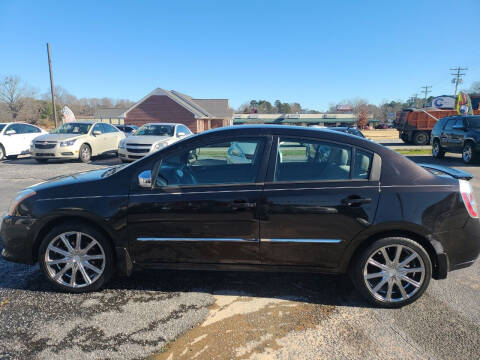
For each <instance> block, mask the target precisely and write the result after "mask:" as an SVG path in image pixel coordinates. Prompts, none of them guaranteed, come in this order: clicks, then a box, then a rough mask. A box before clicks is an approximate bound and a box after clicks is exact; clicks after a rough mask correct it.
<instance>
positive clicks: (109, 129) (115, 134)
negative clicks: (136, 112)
mask: <svg viewBox="0 0 480 360" xmlns="http://www.w3.org/2000/svg"><path fill="white" fill-rule="evenodd" d="M102 125H103V131H104V133H105V134H104V136H105V146H106V149H105V151H117V150H118V143H119V142H120V134H121V132H120V131H119V130H118V129H115V128H114V127H113V126H112V125H110V124H102ZM122 138H123V136H122Z"/></svg>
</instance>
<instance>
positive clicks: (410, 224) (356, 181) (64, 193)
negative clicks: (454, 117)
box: [1, 126, 480, 307]
mask: <svg viewBox="0 0 480 360" xmlns="http://www.w3.org/2000/svg"><path fill="white" fill-rule="evenodd" d="M469 178H470V177H469V175H468V174H467V173H464V172H462V171H458V170H454V169H449V168H445V167H435V168H432V167H420V166H418V165H416V164H415V163H413V162H411V161H410V160H408V159H407V158H405V157H403V156H401V155H399V154H397V153H395V152H393V151H391V150H389V149H387V148H385V147H383V146H381V145H378V144H375V143H373V142H370V141H367V140H364V139H361V138H359V137H354V136H349V135H346V134H343V133H340V132H335V131H329V130H320V129H308V128H301V127H287V126H242V127H230V128H221V129H216V130H212V131H208V132H205V133H202V134H200V135H196V136H192V137H189V138H187V139H184V140H181V141H179V142H177V143H174V144H173V145H170V146H168V147H166V148H164V149H162V150H161V151H158V152H156V153H153V154H151V155H150V156H148V157H145V158H143V159H141V160H138V161H136V162H134V163H132V164H130V165H128V166H126V165H120V166H117V167H112V168H109V169H106V170H105V169H103V170H94V171H90V172H86V173H81V174H76V175H72V176H67V177H62V178H57V179H53V180H52V181H49V182H45V183H42V184H38V185H35V186H32V187H30V188H27V189H25V190H23V191H21V192H20V193H18V195H17V197H16V198H15V200H14V201H13V203H12V205H11V207H10V209H9V213H8V215H6V216H5V217H4V218H3V222H2V227H1V236H2V240H3V246H4V249H3V251H2V255H3V257H4V258H6V259H7V260H11V261H16V262H22V263H27V264H33V263H35V262H39V263H40V267H41V269H42V271H43V272H44V273H45V275H46V277H47V278H48V279H49V280H50V281H51V282H52V283H54V284H55V285H57V286H58V287H59V288H61V289H64V290H68V291H72V292H85V291H91V290H96V289H99V288H100V287H102V286H103V285H104V284H106V283H107V281H108V280H109V279H110V277H111V276H112V275H113V274H114V273H119V274H123V275H128V274H130V273H131V272H132V270H133V269H135V268H143V269H146V268H174V269H219V270H220V269H223V270H268V271H303V272H323V273H334V274H339V273H346V272H348V273H350V275H351V278H352V279H353V282H354V283H355V285H356V286H357V288H358V289H359V291H360V292H361V293H362V294H363V295H365V296H366V297H367V298H368V299H369V300H370V301H372V302H374V303H376V304H379V305H382V306H386V307H398V306H402V305H405V304H408V303H411V302H413V301H415V300H416V299H418V298H419V297H420V296H421V295H422V293H423V292H424V291H425V290H426V288H427V286H428V284H429V282H430V279H431V278H434V279H443V278H446V276H447V273H448V272H449V271H451V270H455V269H460V268H464V267H467V266H470V265H471V264H472V263H473V262H474V261H475V259H476V258H477V257H478V254H479V252H480V225H479V221H478V214H477V209H476V204H475V201H474V198H473V193H472V188H471V186H470V184H469V182H468V181H467V179H469Z"/></svg>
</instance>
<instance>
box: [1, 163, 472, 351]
mask: <svg viewBox="0 0 480 360" xmlns="http://www.w3.org/2000/svg"><path fill="white" fill-rule="evenodd" d="M412 159H413V160H414V161H419V162H432V158H431V157H424V156H421V157H412ZM436 162H439V163H441V164H444V165H447V166H452V167H457V168H461V169H464V170H466V171H469V172H471V173H472V174H473V175H474V176H475V178H474V179H473V180H472V183H473V186H474V190H475V192H476V195H477V199H480V180H478V179H480V166H465V165H464V164H463V163H462V162H461V161H460V158H459V157H458V156H453V157H447V158H446V159H445V160H442V161H436ZM116 163H118V160H117V159H113V158H105V159H100V160H97V161H94V162H93V163H91V164H81V163H76V162H71V163H60V162H58V163H49V164H47V165H43V164H42V165H40V164H36V163H35V162H33V161H32V160H30V159H19V160H16V161H4V162H2V163H0V184H1V186H0V212H4V211H6V210H7V208H8V204H9V202H10V200H11V199H12V198H13V197H14V195H15V193H16V192H17V191H18V190H21V189H22V188H24V187H26V186H29V185H32V184H35V183H38V182H40V181H43V180H45V179H48V178H51V177H54V176H58V175H62V174H70V173H74V172H78V171H83V170H89V169H95V168H101V167H106V166H110V165H113V164H116ZM0 247H1V242H0ZM0 274H1V275H0V359H34V358H35V359H65V358H82V359H105V358H109V359H139V358H149V357H154V358H157V359H192V358H195V359H233V358H238V359H323V358H324V359H330V358H335V359H339V358H343V359H366V358H368V359H384V358H391V359H405V358H413V359H478V358H480V296H479V295H480V262H476V263H475V264H474V266H472V267H470V268H467V269H463V270H458V271H455V272H452V273H449V277H448V279H446V280H442V281H432V282H431V284H430V287H429V289H428V290H427V292H426V293H425V295H424V296H423V297H422V298H421V299H420V300H418V301H417V302H415V303H414V304H412V305H409V306H407V307H404V308H402V309H397V310H388V309H378V308H372V307H371V306H370V305H369V304H368V303H366V302H365V301H364V300H363V299H362V298H361V297H360V296H359V295H358V294H357V292H356V291H355V290H354V288H353V286H352V285H351V283H350V281H349V280H348V279H347V278H346V277H345V276H323V275H318V274H315V275H313V274H283V273H256V272H210V271H205V272H201V271H159V270H156V271H153V270H148V271H138V272H135V273H134V274H133V275H132V276H131V277H130V278H116V279H114V280H113V281H112V282H111V283H110V284H108V286H107V287H106V288H105V289H103V290H101V291H99V292H96V293H92V294H81V295H72V294H67V293H62V292H58V291H56V290H55V289H53V288H52V286H50V285H49V284H48V283H47V281H46V280H45V279H44V278H43V276H42V274H41V273H40V270H39V268H38V266H25V265H20V264H13V263H9V262H6V261H4V260H2V259H0Z"/></svg>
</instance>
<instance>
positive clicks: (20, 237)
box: [0, 215, 35, 264]
mask: <svg viewBox="0 0 480 360" xmlns="http://www.w3.org/2000/svg"><path fill="white" fill-rule="evenodd" d="M34 225H35V219H32V218H27V217H21V216H8V215H5V216H3V219H2V225H1V227H0V237H1V239H2V246H3V249H2V257H3V258H4V259H5V260H8V261H13V262H18V263H22V264H33V263H34V262H35V254H34V251H35V248H34V245H35V244H34V241H35V239H34V237H33V236H31V234H32V228H33V226H34Z"/></svg>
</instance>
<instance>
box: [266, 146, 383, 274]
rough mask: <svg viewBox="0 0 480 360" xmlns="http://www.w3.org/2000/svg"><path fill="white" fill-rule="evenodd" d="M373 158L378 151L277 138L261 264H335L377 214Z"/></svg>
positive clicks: (273, 149) (376, 156) (376, 181)
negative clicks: (374, 152)
mask: <svg viewBox="0 0 480 360" xmlns="http://www.w3.org/2000/svg"><path fill="white" fill-rule="evenodd" d="M274 142H275V141H274ZM374 159H379V157H378V155H375V154H373V153H372V152H369V151H367V150H365V149H362V148H357V147H354V146H351V145H348V144H338V143H333V142H328V141H318V140H312V139H304V138H288V137H280V138H279V139H278V140H277V141H276V142H275V145H274V146H272V156H271V160H270V165H269V170H268V175H267V179H266V182H265V188H264V192H263V196H262V200H261V204H260V211H259V214H260V238H261V242H260V254H261V261H262V263H263V264H267V265H299V266H318V267H324V268H327V269H328V268H333V267H335V266H337V264H338V262H339V261H340V259H341V257H342V253H343V251H344V250H345V248H346V247H347V246H348V244H349V242H350V241H352V240H353V239H354V238H355V236H356V235H357V234H358V233H359V232H361V231H362V230H364V229H365V228H367V227H368V226H369V224H370V223H371V222H372V221H373V219H374V217H375V211H376V208H377V203H378V198H379V179H378V178H377V177H378V176H377V175H376V174H378V173H379V172H378V171H372V167H373V166H374V163H375V164H378V163H379V161H378V160H375V161H374ZM378 166H379V165H375V167H378Z"/></svg>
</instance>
